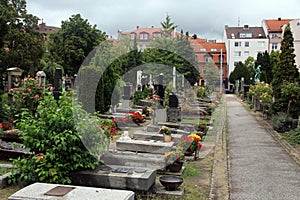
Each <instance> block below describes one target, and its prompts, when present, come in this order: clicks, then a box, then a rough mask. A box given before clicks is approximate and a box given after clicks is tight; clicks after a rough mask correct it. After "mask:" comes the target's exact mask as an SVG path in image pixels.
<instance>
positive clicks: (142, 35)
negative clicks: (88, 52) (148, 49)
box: [140, 33, 148, 40]
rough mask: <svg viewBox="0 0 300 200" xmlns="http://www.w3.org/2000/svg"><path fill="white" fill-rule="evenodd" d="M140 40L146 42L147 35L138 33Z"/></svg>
mask: <svg viewBox="0 0 300 200" xmlns="http://www.w3.org/2000/svg"><path fill="white" fill-rule="evenodd" d="M140 40H148V33H140Z"/></svg>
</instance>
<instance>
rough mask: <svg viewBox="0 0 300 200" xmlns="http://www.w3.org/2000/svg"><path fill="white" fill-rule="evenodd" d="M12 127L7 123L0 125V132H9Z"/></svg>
mask: <svg viewBox="0 0 300 200" xmlns="http://www.w3.org/2000/svg"><path fill="white" fill-rule="evenodd" d="M11 129H12V127H11V126H10V125H9V124H8V123H5V122H4V123H0V132H2V131H7V130H11Z"/></svg>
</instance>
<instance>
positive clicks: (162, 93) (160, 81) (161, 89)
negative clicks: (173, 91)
mask: <svg viewBox="0 0 300 200" xmlns="http://www.w3.org/2000/svg"><path fill="white" fill-rule="evenodd" d="M157 87H158V89H157V90H158V91H157V95H158V96H159V98H160V105H161V106H163V104H164V102H163V101H164V98H165V90H164V74H163V73H161V74H160V75H159V77H158V86H157Z"/></svg>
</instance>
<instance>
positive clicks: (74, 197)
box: [8, 183, 134, 200]
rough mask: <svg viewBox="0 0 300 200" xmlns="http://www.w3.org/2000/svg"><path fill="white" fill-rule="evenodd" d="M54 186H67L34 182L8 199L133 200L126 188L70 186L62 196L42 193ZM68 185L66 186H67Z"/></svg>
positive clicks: (131, 194) (130, 192)
mask: <svg viewBox="0 0 300 200" xmlns="http://www.w3.org/2000/svg"><path fill="white" fill-rule="evenodd" d="M56 186H67V185H58V184H47V183H34V184H32V185H29V186H27V187H25V188H23V189H21V190H19V191H17V192H16V193H14V194H13V195H11V196H10V197H8V200H49V199H50V200H54V199H55V200H96V199H97V200H98V199H101V200H112V199H121V200H122V199H123V200H134V192H132V191H127V190H115V189H103V188H93V187H81V186H71V185H69V186H70V187H75V189H73V190H71V191H70V192H69V193H67V194H66V195H64V196H63V197H57V196H47V195H44V194H45V193H46V192H48V191H49V190H51V189H53V188H55V187H56ZM67 187H68V186H67Z"/></svg>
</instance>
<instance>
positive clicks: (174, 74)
mask: <svg viewBox="0 0 300 200" xmlns="http://www.w3.org/2000/svg"><path fill="white" fill-rule="evenodd" d="M172 92H174V93H176V92H177V73H176V67H173V88H172Z"/></svg>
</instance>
